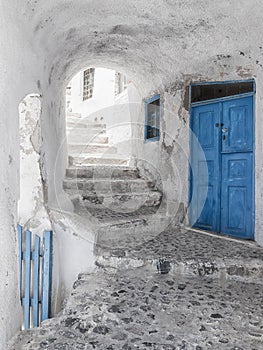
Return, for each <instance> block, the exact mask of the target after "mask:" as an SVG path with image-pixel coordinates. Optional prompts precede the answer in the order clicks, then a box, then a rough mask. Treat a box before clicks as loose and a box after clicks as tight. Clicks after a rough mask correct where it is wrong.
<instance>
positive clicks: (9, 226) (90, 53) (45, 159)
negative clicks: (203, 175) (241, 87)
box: [0, 0, 263, 349]
mask: <svg viewBox="0 0 263 350" xmlns="http://www.w3.org/2000/svg"><path fill="white" fill-rule="evenodd" d="M262 10H263V3H262V1H260V0H251V1H246V0H240V1H239V2H238V5H237V4H236V2H234V1H228V0H222V1H220V2H219V1H217V0H211V1H206V0H199V1H198V2H197V1H195V0H189V1H179V0H178V1H177V0H176V1H174V0H153V1H151V2H146V1H144V0H131V1H129V3H127V1H126V0H108V1H105V0H88V1H83V0H74V1H73V0H67V1H65V0H46V1H39V0H13V1H8V2H7V1H5V2H3V1H2V2H0V19H1V20H0V26H1V28H0V29H1V30H0V36H1V37H0V39H1V40H0V71H1V73H2V74H1V80H0V96H1V105H0V109H1V110H0V112H1V113H0V115H1V118H0V126H1V127H0V140H1V141H0V169H1V172H0V184H1V186H0V198H1V204H0V205H1V211H0V222H1V226H0V243H1V248H2V247H4V249H3V252H2V254H1V255H0V266H1V269H0V282H1V283H0V315H1V318H0V348H2V349H5V345H4V344H5V341H6V340H7V339H8V338H9V337H10V336H11V335H12V334H13V333H14V332H15V330H17V328H18V326H19V317H17V314H18V312H19V299H18V288H17V282H18V280H17V257H16V243H17V242H16V233H15V224H16V222H17V215H16V207H17V200H18V196H19V192H18V187H19V186H18V184H19V181H18V169H19V166H18V164H19V123H18V120H19V118H18V105H19V103H20V101H21V100H22V99H23V98H24V97H25V96H26V95H27V94H29V93H32V92H33V93H39V94H41V96H42V115H41V124H40V125H41V135H42V144H41V155H40V162H41V166H42V179H43V181H44V198H45V202H46V205H47V207H48V208H49V209H50V210H53V211H54V212H56V213H58V214H59V215H61V213H70V211H71V210H72V206H71V203H70V202H69V201H68V198H67V197H66V196H65V194H64V193H63V190H62V179H63V177H64V174H65V167H66V166H67V152H66V144H65V93H64V91H65V88H66V84H67V82H68V81H69V80H70V78H71V77H72V76H73V75H74V74H76V73H77V72H78V71H79V70H81V69H82V68H83V67H87V66H100V67H105V68H109V69H114V70H117V71H121V72H123V73H124V74H126V75H127V76H128V77H129V78H130V79H131V80H132V81H133V82H134V84H135V85H136V87H137V88H138V90H139V93H140V95H141V96H142V97H143V98H146V97H149V96H151V95H152V94H154V93H157V92H158V93H161V96H162V100H163V101H164V115H163V120H162V137H161V140H160V142H159V143H147V144H143V143H142V144H141V145H140V147H139V149H138V151H137V152H138V154H140V153H141V154H142V153H143V154H144V155H145V156H146V155H147V157H148V158H149V162H151V163H152V167H153V168H155V169H158V171H159V172H161V174H162V177H163V179H164V180H163V182H165V181H166V183H167V190H165V196H166V197H167V198H171V200H170V202H171V203H172V202H174V203H176V201H177V202H179V201H181V202H183V203H185V201H186V200H185V199H186V198H187V171H186V165H185V156H184V153H185V152H184V151H183V150H181V148H180V147H181V146H180V147H179V146H178V144H179V145H180V144H182V145H183V148H186V149H187V145H188V139H187V134H188V125H189V111H188V110H187V108H188V107H187V104H186V103H185V101H187V98H186V97H185V96H186V86H187V85H188V84H189V83H190V82H191V81H215V80H220V81H225V80H232V79H233V80H235V79H246V78H255V80H256V83H257V95H256V116H255V120H256V191H255V192H256V240H257V241H258V242H261V244H263V234H262V225H263V204H262V193H263V173H262V167H263V157H262V151H263V150H262V141H261V140H262V136H263V135H262V132H263V130H262V122H261V116H262V113H263V103H262V102H263V101H262V96H263V85H262V84H263V79H262V78H263V77H262V67H263V49H262V48H263V42H262V35H261V33H262V29H263V22H262ZM141 110H143V106H142V105H141ZM168 111H169V112H168ZM141 116H142V114H141ZM138 122H140V123H141V122H142V119H141V118H139V117H138ZM165 131H167V133H169V135H171V137H167V138H166V137H164V136H163V135H164V132H165ZM140 132H141V131H140ZM172 159H173V162H174V164H175V165H173V164H171V161H172ZM175 167H177V168H178V173H179V175H177V174H176V169H175ZM178 177H180V181H181V183H183V184H185V185H183V186H181V185H180V186H179V187H178V182H177V181H176V179H177V178H178ZM166 179H167V180H166ZM181 188H182V189H183V190H182V195H180V193H181V190H180V189H181ZM168 189H169V191H168ZM171 208H172V205H171ZM172 212H173V210H172ZM63 215H64V214H63ZM67 215H68V214H65V215H64V216H63V217H62V219H61V217H59V216H56V217H55V218H52V221H53V223H52V225H53V228H56V230H57V235H58V236H60V237H65V236H67V232H68V229H69V227H70V225H71V222H69V221H68V219H67V217H68V216H67ZM73 221H74V220H73ZM57 222H59V224H58V227H59V228H58V227H57V226H56V224H57ZM63 224H64V225H65V227H64V229H63V228H62V227H63ZM84 226H85V227H86V228H85V230H83V234H85V235H84V237H83V239H85V240H86V242H87V246H89V247H91V246H92V232H90V231H92V230H91V228H90V227H89V226H87V225H86V224H84ZM72 227H73V226H72ZM75 231H76V230H75V229H74V228H70V232H71V233H70V236H73V233H75ZM86 231H88V234H86ZM59 232H60V233H61V234H60V233H59ZM63 235H64V236H63ZM80 236H82V234H78V235H77V237H80ZM65 242H67V244H65V246H66V247H65V251H66V252H70V248H69V246H70V244H69V242H70V240H69V241H67V240H66V241H65ZM88 242H89V244H88ZM81 243H82V240H80V241H79V244H81ZM79 244H77V243H76V247H78V246H79ZM58 246H62V245H59V243H58ZM90 251H91V250H88V252H89V253H88V256H89V257H92V255H90ZM75 253H76V251H75V250H74V254H75ZM75 256H76V254H75V255H74V257H75ZM77 258H78V257H77ZM77 258H76V259H77ZM61 259H62V263H63V262H65V260H66V261H67V259H68V260H70V258H69V257H68V256H66V258H65V254H64V251H63V249H62V253H61ZM74 263H75V262H74ZM77 263H79V261H78V259H77ZM60 264H61V263H60ZM77 268H79V266H77V267H76V269H77ZM14 315H15V317H14Z"/></svg>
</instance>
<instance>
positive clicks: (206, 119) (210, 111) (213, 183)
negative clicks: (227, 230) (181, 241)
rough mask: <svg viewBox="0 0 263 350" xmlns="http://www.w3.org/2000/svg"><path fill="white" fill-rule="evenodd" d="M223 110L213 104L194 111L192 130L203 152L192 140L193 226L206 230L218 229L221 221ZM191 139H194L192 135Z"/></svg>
mask: <svg viewBox="0 0 263 350" xmlns="http://www.w3.org/2000/svg"><path fill="white" fill-rule="evenodd" d="M219 112H220V106H219V105H218V104H210V105H207V106H200V107H196V108H194V109H193V115H192V116H193V119H192V121H193V124H192V129H193V131H194V134H195V136H196V138H197V140H198V141H199V143H200V145H201V148H202V151H203V152H200V151H198V150H197V147H196V145H194V140H192V146H193V147H192V157H191V166H192V189H193V191H192V205H191V208H192V214H191V224H192V225H193V226H195V227H199V228H202V229H206V230H211V231H216V230H218V229H219V220H218V218H217V217H216V215H214V213H217V212H218V211H219V202H218V201H216V200H215V198H217V197H218V195H219V178H218V176H219V161H218V152H217V150H218V142H219V134H218V127H215V125H217V124H218V123H219V114H220V113H219ZM192 138H194V136H193V135H192Z"/></svg>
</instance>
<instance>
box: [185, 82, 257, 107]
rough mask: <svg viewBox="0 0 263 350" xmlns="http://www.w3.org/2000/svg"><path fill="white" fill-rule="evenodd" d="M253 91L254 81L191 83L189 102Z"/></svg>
mask: <svg viewBox="0 0 263 350" xmlns="http://www.w3.org/2000/svg"><path fill="white" fill-rule="evenodd" d="M251 92H254V81H242V82H236V83H233V82H229V83H212V84H193V85H192V87H191V103H196V102H201V101H208V100H214V99H218V98H223V97H229V96H235V95H240V94H246V93H251Z"/></svg>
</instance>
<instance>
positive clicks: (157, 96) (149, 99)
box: [144, 94, 162, 142]
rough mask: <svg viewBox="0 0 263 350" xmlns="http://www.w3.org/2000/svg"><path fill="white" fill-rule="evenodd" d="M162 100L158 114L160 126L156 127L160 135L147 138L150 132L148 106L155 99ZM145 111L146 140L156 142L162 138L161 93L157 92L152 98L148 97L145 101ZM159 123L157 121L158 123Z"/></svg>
mask: <svg viewBox="0 0 263 350" xmlns="http://www.w3.org/2000/svg"><path fill="white" fill-rule="evenodd" d="M157 100H159V101H160V106H159V116H158V128H156V129H157V130H159V132H158V135H157V136H155V137H151V138H147V134H148V129H147V128H148V126H149V125H148V106H149V105H150V104H151V103H152V102H154V101H157ZM144 113H145V117H144V142H154V141H159V140H160V134H161V132H160V129H161V115H162V105H161V95H160V94H156V95H154V96H152V97H150V98H147V99H146V100H145V101H144ZM156 124H157V123H156Z"/></svg>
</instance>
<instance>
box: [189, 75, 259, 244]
mask: <svg viewBox="0 0 263 350" xmlns="http://www.w3.org/2000/svg"><path fill="white" fill-rule="evenodd" d="M244 82H252V83H253V92H249V93H244V94H238V95H232V96H227V97H222V98H216V99H211V100H206V101H201V102H193V103H192V102H191V101H192V98H191V97H192V87H193V86H200V85H216V84H222V85H227V84H231V83H237V84H238V83H244ZM249 96H252V99H253V102H252V103H253V106H252V108H253V130H252V135H253V140H252V145H253V161H252V164H253V169H252V198H253V200H252V230H253V240H254V239H255V166H256V163H255V111H256V109H255V105H256V81H255V80H254V79H246V80H228V81H223V82H222V81H214V82H194V83H192V84H190V88H189V104H190V121H189V164H188V208H190V205H191V200H192V194H193V188H192V170H191V158H192V139H191V132H192V127H193V109H194V107H197V106H204V105H208V104H212V103H220V102H225V101H230V100H236V99H241V98H244V97H249ZM189 215H190V213H189V211H188V218H189ZM189 219H190V218H189ZM189 222H190V220H189ZM200 231H202V229H200ZM208 232H209V231H208ZM216 233H219V234H222V235H225V236H229V235H228V234H226V233H222V232H216ZM231 237H232V238H235V237H234V236H231ZM236 238H238V237H236ZM244 239H246V238H244ZM249 239H251V238H249Z"/></svg>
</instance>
